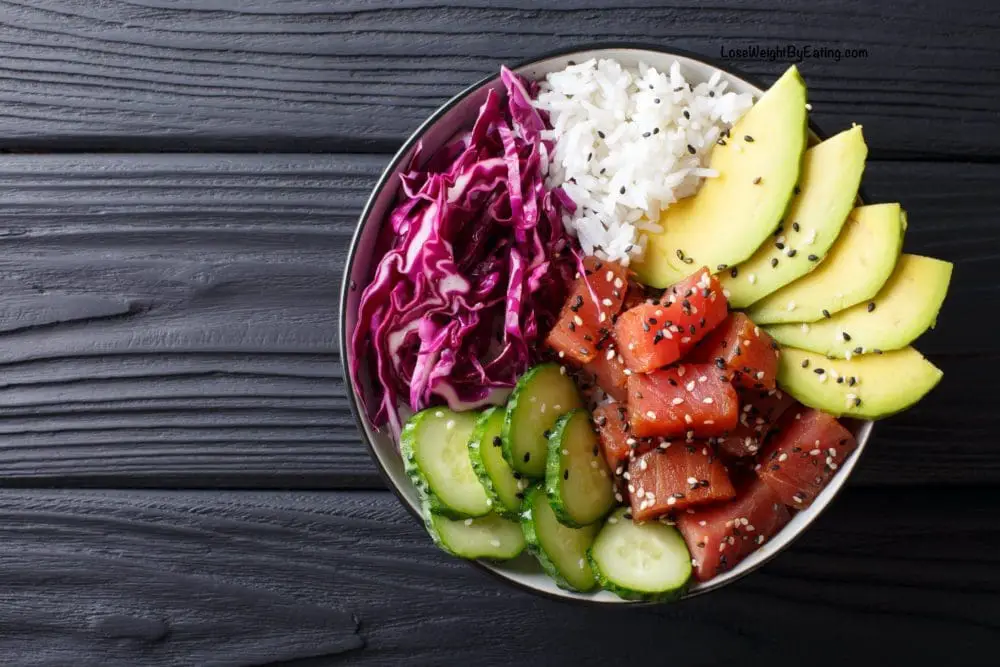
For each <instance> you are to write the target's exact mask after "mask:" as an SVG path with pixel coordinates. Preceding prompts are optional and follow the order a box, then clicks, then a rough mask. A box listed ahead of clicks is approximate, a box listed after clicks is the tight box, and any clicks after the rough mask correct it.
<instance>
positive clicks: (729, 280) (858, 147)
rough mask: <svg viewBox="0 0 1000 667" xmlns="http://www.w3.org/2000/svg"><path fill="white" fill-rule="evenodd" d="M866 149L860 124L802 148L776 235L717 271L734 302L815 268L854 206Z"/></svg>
mask: <svg viewBox="0 0 1000 667" xmlns="http://www.w3.org/2000/svg"><path fill="white" fill-rule="evenodd" d="M867 155H868V146H866V145H865V139H864V137H863V136H862V134H861V126H860V125H856V126H854V127H852V128H851V129H849V130H845V131H843V132H841V133H840V134H838V135H836V136H834V137H831V138H829V139H827V140H826V141H824V142H823V143H821V144H819V145H817V146H815V147H813V148H810V149H809V150H807V151H806V157H805V160H804V161H803V163H802V177H801V178H800V179H799V194H797V195H795V196H794V197H793V198H792V204H791V206H790V207H789V209H788V212H787V213H785V219H784V222H783V223H782V225H781V226H780V227H778V231H777V233H776V236H775V237H774V238H773V239H768V240H767V241H765V242H764V245H762V246H761V247H760V248H758V249H757V252H755V253H754V255H753V257H751V258H750V259H748V260H747V261H745V262H743V263H741V264H739V265H738V266H736V267H734V268H732V269H730V270H729V271H723V272H722V274H721V276H720V279H721V281H722V286H723V287H725V288H726V289H728V290H729V303H730V304H731V305H732V306H733V307H734V308H746V307H747V306H749V305H750V304H751V303H753V302H754V301H757V300H759V299H761V298H763V297H765V296H767V295H768V294H770V293H771V292H774V291H776V290H777V289H779V288H781V287H783V286H785V285H787V284H788V283H790V282H792V281H793V280H795V279H796V278H798V277H800V276H803V275H805V274H807V273H809V272H810V271H812V270H813V269H814V268H816V266H817V262H818V261H819V260H821V259H822V258H823V257H824V256H825V255H826V251H827V250H829V249H830V246H832V245H833V242H834V241H835V240H837V235H838V234H840V229H841V228H842V227H843V226H844V221H845V220H847V215H848V213H850V212H851V209H852V208H853V207H854V200H855V199H856V198H857V195H858V186H859V185H861V172H862V171H864V168H865V157H866V156H867ZM810 258H813V259H810ZM774 260H776V261H777V264H776V265H775V266H772V262H773V261H774Z"/></svg>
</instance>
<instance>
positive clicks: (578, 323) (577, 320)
mask: <svg viewBox="0 0 1000 667" xmlns="http://www.w3.org/2000/svg"><path fill="white" fill-rule="evenodd" d="M573 322H575V323H576V326H578V327H582V326H583V318H582V317H580V316H579V315H574V316H573Z"/></svg>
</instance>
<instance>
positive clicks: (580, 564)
mask: <svg viewBox="0 0 1000 667" xmlns="http://www.w3.org/2000/svg"><path fill="white" fill-rule="evenodd" d="M576 566H577V567H578V568H580V569H581V570H582V569H583V559H582V558H581V559H580V560H578V561H576Z"/></svg>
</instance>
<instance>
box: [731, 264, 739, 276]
mask: <svg viewBox="0 0 1000 667" xmlns="http://www.w3.org/2000/svg"><path fill="white" fill-rule="evenodd" d="M739 272H740V270H739V269H737V268H736V267H735V266H734V267H733V268H732V269H730V271H729V275H730V277H732V278H735V277H736V276H737V275H738V274H739Z"/></svg>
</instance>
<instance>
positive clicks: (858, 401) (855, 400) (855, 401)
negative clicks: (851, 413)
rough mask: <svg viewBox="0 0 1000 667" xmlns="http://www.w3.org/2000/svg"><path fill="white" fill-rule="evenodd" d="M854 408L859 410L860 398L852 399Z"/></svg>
mask: <svg viewBox="0 0 1000 667" xmlns="http://www.w3.org/2000/svg"><path fill="white" fill-rule="evenodd" d="M854 407H856V408H860V407H861V399H860V398H855V399H854Z"/></svg>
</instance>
